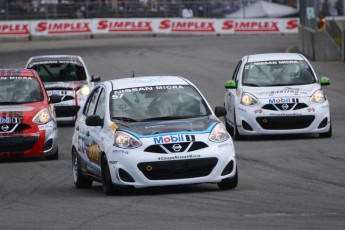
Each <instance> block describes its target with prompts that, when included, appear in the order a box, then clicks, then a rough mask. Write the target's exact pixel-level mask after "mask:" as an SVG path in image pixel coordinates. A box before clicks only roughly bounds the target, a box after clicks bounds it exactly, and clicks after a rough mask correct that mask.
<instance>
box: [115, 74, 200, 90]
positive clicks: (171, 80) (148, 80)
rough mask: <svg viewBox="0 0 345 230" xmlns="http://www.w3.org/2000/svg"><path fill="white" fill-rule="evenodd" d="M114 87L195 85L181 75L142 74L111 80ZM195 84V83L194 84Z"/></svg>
mask: <svg viewBox="0 0 345 230" xmlns="http://www.w3.org/2000/svg"><path fill="white" fill-rule="evenodd" d="M109 82H111V83H112V85H113V89H125V88H135V87H145V86H153V85H193V84H192V83H191V82H190V81H189V80H187V79H185V78H183V77H180V76H140V77H132V78H120V79H114V80H109ZM193 86H194V85H193Z"/></svg>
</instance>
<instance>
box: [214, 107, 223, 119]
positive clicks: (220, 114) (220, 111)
mask: <svg viewBox="0 0 345 230" xmlns="http://www.w3.org/2000/svg"><path fill="white" fill-rule="evenodd" d="M214 113H215V114H216V116H217V117H224V116H225V115H226V109H225V108H224V107H223V106H216V107H215V108H214Z"/></svg>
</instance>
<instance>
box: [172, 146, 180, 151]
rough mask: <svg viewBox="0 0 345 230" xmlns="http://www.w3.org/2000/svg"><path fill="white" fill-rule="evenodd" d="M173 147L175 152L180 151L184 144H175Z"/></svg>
mask: <svg viewBox="0 0 345 230" xmlns="http://www.w3.org/2000/svg"><path fill="white" fill-rule="evenodd" d="M172 149H173V150H174V151H175V152H180V151H181V149H182V146H181V145H179V144H174V145H173V146H172Z"/></svg>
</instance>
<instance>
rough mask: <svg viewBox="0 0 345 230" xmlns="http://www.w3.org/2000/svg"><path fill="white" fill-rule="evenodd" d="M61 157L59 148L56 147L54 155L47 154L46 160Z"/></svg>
mask: <svg viewBox="0 0 345 230" xmlns="http://www.w3.org/2000/svg"><path fill="white" fill-rule="evenodd" d="M58 159H59V148H56V152H55V153H54V154H53V155H50V156H46V160H48V161H51V160H58Z"/></svg>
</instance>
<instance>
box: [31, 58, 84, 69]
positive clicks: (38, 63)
mask: <svg viewBox="0 0 345 230" xmlns="http://www.w3.org/2000/svg"><path fill="white" fill-rule="evenodd" d="M46 64H75V65H81V63H80V62H78V61H75V60H49V61H48V60H47V61H37V62H32V63H30V64H29V65H28V67H29V68H32V67H33V66H35V65H46Z"/></svg>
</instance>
